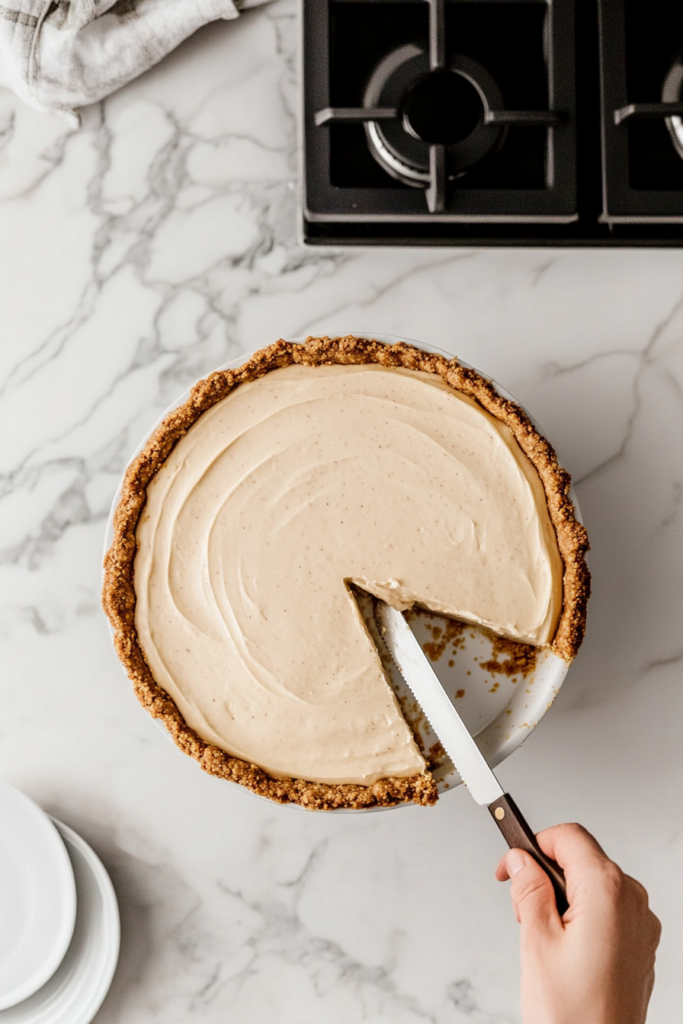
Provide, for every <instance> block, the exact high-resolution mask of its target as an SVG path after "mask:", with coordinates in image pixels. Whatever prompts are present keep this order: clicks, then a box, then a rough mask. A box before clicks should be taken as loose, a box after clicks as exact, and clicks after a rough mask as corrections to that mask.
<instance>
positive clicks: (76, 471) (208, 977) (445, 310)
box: [0, 0, 683, 1024]
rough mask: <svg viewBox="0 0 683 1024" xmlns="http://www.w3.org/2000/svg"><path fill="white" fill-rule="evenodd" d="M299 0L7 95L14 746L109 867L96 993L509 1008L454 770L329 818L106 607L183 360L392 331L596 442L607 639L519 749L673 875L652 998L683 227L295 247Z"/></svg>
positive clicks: (557, 800) (484, 838) (675, 571)
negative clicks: (429, 796)
mask: <svg viewBox="0 0 683 1024" xmlns="http://www.w3.org/2000/svg"><path fill="white" fill-rule="evenodd" d="M297 36H298V25H297V11H296V5H295V3H294V2H293V0H278V2H277V3H275V4H273V5H272V6H270V7H268V8H264V9H262V10H257V11H252V12H248V13H245V14H243V15H242V17H241V18H240V20H239V21H238V22H234V23H217V24H215V25H212V26H209V27H207V28H206V29H205V30H202V31H201V32H199V33H198V34H197V35H196V36H194V37H193V38H192V39H191V40H189V41H188V42H187V43H186V44H185V45H183V46H182V47H181V48H180V49H179V50H178V51H176V52H175V53H174V54H172V55H171V57H170V58H168V59H167V60H166V61H165V62H164V63H163V64H162V65H160V66H159V67H158V68H156V69H155V70H153V71H152V72H151V73H149V74H147V75H146V76H144V77H143V78H142V79H140V80H138V81H137V82H135V83H133V84H132V85H130V86H129V87H127V88H125V89H122V90H121V91H120V92H119V93H117V94H115V95H114V96H112V97H111V98H110V99H109V100H107V101H106V102H104V103H102V104H101V105H97V106H95V107H92V108H88V109H86V110H85V111H84V112H83V124H82V128H81V129H80V130H79V131H75V130H74V129H73V128H72V127H70V126H69V125H67V124H65V123H64V122H63V121H61V120H60V119H59V118H57V117H52V116H48V115H44V114H38V113H35V112H33V111H32V110H30V109H28V108H27V107H25V106H24V105H23V104H22V103H20V102H19V101H17V100H15V99H14V98H13V97H12V95H11V94H10V93H7V92H1V93H0V310H1V311H2V321H1V323H2V330H1V342H0V459H1V462H2V465H1V467H0V474H1V481H2V484H1V490H0V547H1V558H0V645H1V654H0V658H1V663H2V691H1V692H2V701H3V715H2V727H1V729H0V777H2V778H4V779H6V780H7V781H9V782H11V783H13V784H15V785H17V786H19V787H20V788H22V789H23V790H24V791H25V792H27V793H28V794H29V795H30V796H32V797H33V798H34V799H36V800H37V801H38V802H39V803H40V804H41V805H42V806H43V807H45V808H46V809H47V810H49V811H50V812H51V813H53V814H56V815H57V816H58V817H59V818H61V819H62V820H63V821H65V822H67V823H68V824H70V825H72V826H73V827H74V828H76V829H77V830H78V831H80V832H81V833H82V834H83V835H84V837H85V838H86V839H88V840H89V841H90V842H91V843H92V844H93V846H94V847H95V848H96V850H98V852H99V853H100V854H101V856H102V858H103V860H104V861H105V863H106V865H107V867H108V868H109V870H110V871H111V873H112V876H113V879H114V882H115V885H116V888H117V891H118V894H119V898H120V902H121V910H122V916H123V945H122V953H121V962H120V967H119V970H118V973H117V975H116V978H115V980H114V984H113V987H112V990H111V993H110V995H109V997H108V998H107V1001H106V1002H105V1004H104V1006H103V1008H102V1010H101V1011H100V1013H99V1015H98V1017H97V1021H98V1024H115V1022H116V1024H119V1022H121V1024H122V1022H124V1021H125V1022H126V1024H151V1022H152V1021H156V1020H163V1021H164V1024H175V1022H178V1024H181V1022H182V1024H187V1022H190V1021H198V1022H199V1021H207V1022H218V1021H224V1020H226V1019H228V1018H229V1019H230V1020H234V1021H239V1022H240V1024H263V1022H265V1021H269V1022H270V1021H277V1022H278V1024H308V1022H311V1024H313V1022H315V1024H318V1022H319V1021H324V1022H325V1024H337V1022H338V1024H349V1022H351V1021H361V1020H362V1021H365V1022H368V1024H383V1022H386V1024H389V1022H391V1024H418V1022H419V1024H423V1022H432V1024H462V1022H475V1024H515V1022H518V1021H519V1019H520V1018H519V1011H518V1005H517V1003H518V966H517V963H518V953H517V924H516V922H515V920H514V918H513V915H512V912H511V909H510V906H509V898H508V894H507V892H506V887H505V886H503V885H500V884H499V883H497V882H495V880H494V878H493V871H494V868H495V865H496V863H497V860H498V857H499V855H500V854H501V853H502V845H501V843H502V841H501V838H500V836H499V835H498V833H497V831H496V829H495V828H494V827H493V825H492V823H491V821H490V820H489V816H488V815H487V814H486V812H485V811H482V810H480V809H479V808H477V807H476V806H475V805H474V803H473V802H472V801H471V800H470V798H469V797H468V794H467V793H466V792H465V791H464V790H462V789H459V790H457V791H454V792H451V793H449V794H447V795H446V796H445V797H444V798H443V799H442V800H441V801H440V803H439V804H438V806H437V807H435V808H434V809H421V808H415V807H408V808H401V809H397V810H393V811H389V812H385V813H381V814H365V815H325V814H317V815H316V814H311V813H306V812H304V811H301V810H298V809H296V808H289V807H277V806H273V805H270V804H268V803H266V802H262V801H260V800H259V799H257V798H255V797H253V796H251V795H250V794H249V793H247V792H243V791H241V790H240V789H238V788H237V787H233V786H231V785H229V784H227V783H222V782H219V781H218V780H214V779H212V778H210V777H208V776H206V775H204V774H203V773H202V772H201V771H200V770H199V769H198V768H197V767H196V766H195V765H194V763H193V762H191V761H189V760H187V759H185V758H184V757H182V756H181V755H180V754H179V753H178V752H177V751H176V750H175V749H174V748H173V747H172V745H171V744H169V743H168V742H167V741H166V739H165V738H164V737H163V735H162V734H161V733H160V732H159V731H158V730H157V729H156V728H155V727H154V724H153V722H152V720H151V719H150V718H149V717H148V716H147V715H145V714H144V713H143V712H142V711H141V709H140V708H139V706H138V704H137V702H136V700H135V697H134V696H133V693H132V691H131V687H130V685H129V684H128V683H127V681H126V679H125V678H124V676H123V675H122V673H121V669H120V667H119V664H118V661H117V659H116V656H115V654H114V651H113V649H112V646H111V643H110V641H109V636H108V632H107V627H106V623H105V620H104V616H103V614H102V612H101V609H100V572H101V568H100V567H101V550H102V540H103V531H104V524H105V520H106V516H107V512H108V509H109V504H110V501H111V498H112V495H113V493H114V491H115V489H116V486H117V483H118V480H119V476H120V474H121V471H122V469H123V467H124V465H125V463H126V461H127V457H128V455H129V454H130V453H131V451H132V450H133V448H134V447H135V445H136V444H137V442H138V440H139V439H140V437H141V436H142V434H143V433H144V432H145V431H146V430H147V429H148V428H149V426H150V425H151V424H152V423H153V421H154V420H155V419H156V417H157V416H158V415H159V413H160V411H161V410H162V409H163V408H164V407H165V406H166V405H167V404H168V402H169V401H170V400H171V399H172V398H173V397H174V396H175V395H176V394H177V393H178V392H180V391H182V390H183V389H184V388H185V387H186V386H187V384H188V383H189V382H191V381H192V380H194V379H195V378H197V377H198V376H200V375H202V374H204V373H205V372H206V371H208V370H210V369H212V368H213V367H214V366H216V365H218V364H220V363H222V362H225V361H226V360H228V359H230V358H233V357H235V356H237V355H239V354H240V353H242V352H245V351H248V350H251V349H253V348H256V347H259V346H262V345H264V344H267V343H269V342H271V341H273V340H275V339H276V338H278V337H279V336H281V335H284V336H285V337H287V336H289V337H295V336H300V335H303V334H306V333H308V332H324V331H328V332H334V331H335V330H339V329H353V330H356V331H358V332H373V331H375V332H385V333H393V334H401V335H404V336H407V337H413V338H417V339H420V340H422V341H424V342H427V343H430V344H434V345H438V346H441V347H443V348H446V349H448V350H449V351H451V352H453V353H455V354H458V355H460V356H462V357H463V359H465V360H467V361H468V362H470V363H472V364H474V365H475V366H478V367H480V368H481V369H483V370H484V371H486V372H488V373H490V374H491V375H492V376H494V377H495V378H497V379H498V380H500V381H501V382H502V383H503V384H504V385H505V386H506V387H508V388H509V389H510V390H511V391H512V392H513V393H514V394H516V395H517V396H518V397H519V399H520V400H521V401H523V402H524V403H525V404H527V405H528V407H529V408H530V409H531V410H532V411H533V412H534V414H535V415H536V416H537V417H538V419H539V420H540V422H541V423H542V424H543V425H544V427H545V429H546V431H547V433H548V435H549V437H550V438H551V440H552V441H553V442H554V444H555V445H556V447H557V449H558V452H559V455H560V458H561V460H562V461H563V463H564V464H565V465H566V467H567V468H568V469H569V470H570V471H571V473H572V474H573V478H574V481H575V484H576V487H577V492H578V495H579V499H580V502H581V506H582V511H583V514H584V517H585V521H586V524H587V526H588V530H589V533H590V537H591V541H592V552H591V555H590V565H591V569H592V572H593V576H594V596H593V598H592V601H591V606H590V615H589V629H588V636H587V640H586V643H585V646H584V649H583V650H582V652H581V655H580V656H579V658H578V660H577V661H576V663H575V664H574V666H573V667H572V669H571V671H570V674H569V676H568V678H567V681H566V683H565V686H564V688H563V690H562V693H561V695H560V697H559V699H558V700H557V702H556V704H555V705H554V707H553V708H552V710H551V712H550V713H549V714H548V716H547V718H546V719H545V720H544V721H543V723H542V724H541V726H540V727H539V728H538V729H537V730H536V731H535V732H534V734H533V735H532V736H531V737H530V738H529V740H528V742H527V744H526V745H525V746H524V747H523V748H522V749H521V750H519V751H518V752H517V753H516V754H515V755H514V756H513V757H512V758H510V759H509V760H508V761H507V762H506V763H505V764H504V765H502V766H501V768H500V770H499V774H500V778H501V780H502V781H503V782H504V784H505V785H506V786H507V787H508V788H509V789H510V790H511V791H512V792H513V793H515V794H516V796H517V798H518V800H519V802H520V804H522V806H523V807H524V808H525V810H526V811H527V813H528V817H529V819H530V821H531V823H532V824H533V825H534V827H536V828H541V827H543V826H545V825H550V824H553V823H555V822H558V821H565V820H579V821H581V822H583V823H584V824H585V825H587V826H588V827H589V828H590V829H592V830H594V831H595V833H596V834H597V835H598V837H599V838H600V840H601V841H602V843H603V845H604V846H605V848H606V849H607V851H608V852H609V853H610V854H611V855H612V856H613V857H614V858H615V859H616V860H618V861H619V862H620V863H621V864H622V865H623V867H624V868H625V869H626V870H627V871H628V872H630V873H631V874H633V875H635V876H636V877H637V878H639V879H641V880H642V881H643V882H644V883H645V885H646V886H647V888H648V889H649V890H650V893H651V900H652V904H653V907H654V909H655V910H656V912H657V914H658V915H659V916H660V917H661V918H662V920H663V924H664V934H663V940H662V945H661V951H660V955H659V960H658V964H659V967H658V981H657V985H656V988H655V993H654V997H653V1001H652V1010H651V1014H650V1018H649V1019H650V1021H652V1022H655V1024H674V1022H675V1021H678V1020H679V1019H680V1006H681V1003H682V1001H683V976H682V975H681V971H680V950H681V949H682V948H683V923H682V918H681V913H680V908H681V897H682V896H683V873H682V872H681V867H682V866H683V826H681V815H680V811H679V801H678V797H677V792H678V787H677V783H678V782H679V780H681V779H683V743H681V729H682V726H683V686H682V685H681V682H682V681H681V666H682V664H683V646H682V643H683V641H682V639H681V637H682V635H683V631H682V630H681V596H682V595H681V591H682V586H683V583H682V581H683V504H682V500H681V499H682V488H683V461H682V460H681V438H682V437H683V251H681V252H676V251H640V252H639V251H608V252H605V251H597V250H588V251H562V250H543V251H541V250H521V251H513V250H507V251H503V250H464V249H457V248H453V249H431V250H424V249H386V250H377V249H355V250H351V249H344V250H327V249H305V248H303V247H302V246H301V244H300V243H299V241H298V224H297V167H296V163H297V161H296V130H297V126H296V122H297V109H298V102H299V99H298V83H297V65H296V52H297Z"/></svg>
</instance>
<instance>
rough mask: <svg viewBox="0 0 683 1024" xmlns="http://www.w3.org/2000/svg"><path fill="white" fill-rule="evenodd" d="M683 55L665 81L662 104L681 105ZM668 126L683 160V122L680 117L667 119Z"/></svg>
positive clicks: (676, 61)
mask: <svg viewBox="0 0 683 1024" xmlns="http://www.w3.org/2000/svg"><path fill="white" fill-rule="evenodd" d="M682 94H683V54H682V55H679V56H678V57H677V58H676V60H675V61H674V63H673V64H672V66H671V70H670V71H669V73H668V75H667V76H666V78H665V79H664V85H663V87H662V103H680V102H681V99H683V95H682ZM666 126H667V128H668V129H669V134H670V135H671V138H672V140H673V144H674V146H675V148H676V152H677V153H678V155H679V156H680V157H681V158H682V159H683V121H682V120H681V118H680V117H667V119H666Z"/></svg>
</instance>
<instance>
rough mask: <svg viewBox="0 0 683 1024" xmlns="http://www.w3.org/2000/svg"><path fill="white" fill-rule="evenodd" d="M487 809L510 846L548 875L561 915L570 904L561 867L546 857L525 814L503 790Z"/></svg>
mask: <svg viewBox="0 0 683 1024" xmlns="http://www.w3.org/2000/svg"><path fill="white" fill-rule="evenodd" d="M489 810H490V812H491V815H492V817H493V820H494V821H495V823H496V825H497V826H498V828H499V829H500V831H501V832H502V833H503V837H504V839H505V841H506V842H507V844H508V846H509V847H510V849H511V850H513V849H517V850H526V852H527V853H529V854H531V856H532V857H533V858H534V860H535V861H536V862H537V863H538V864H540V865H541V867H542V868H543V870H544V871H545V873H546V874H547V875H548V877H549V878H550V881H551V882H552V883H553V889H554V890H555V901H556V903H557V912H558V914H559V915H560V917H562V915H563V914H564V912H565V910H566V909H567V908H568V906H569V904H568V903H567V886H566V881H565V877H564V871H563V870H562V868H561V867H560V866H559V864H556V863H555V861H554V860H551V859H550V857H546V855H545V854H544V852H543V850H542V849H541V847H540V846H539V845H538V841H537V839H536V836H535V835H534V833H533V832H532V831H531V829H530V828H529V826H528V824H527V823H526V821H525V819H524V815H523V814H522V812H521V811H520V809H519V807H518V806H517V804H516V803H515V801H514V800H513V799H512V797H511V796H510V794H509V793H504V794H503V795H502V796H501V797H499V798H498V800H494V802H493V803H492V804H489Z"/></svg>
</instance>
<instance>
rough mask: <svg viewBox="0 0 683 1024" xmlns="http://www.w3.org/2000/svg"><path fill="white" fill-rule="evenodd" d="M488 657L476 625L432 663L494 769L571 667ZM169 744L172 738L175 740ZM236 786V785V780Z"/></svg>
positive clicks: (446, 776) (395, 681) (542, 654)
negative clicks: (521, 670) (513, 664)
mask: <svg viewBox="0 0 683 1024" xmlns="http://www.w3.org/2000/svg"><path fill="white" fill-rule="evenodd" d="M327 333H328V335H329V337H331V338H334V337H340V336H341V337H343V336H346V335H349V334H353V335H355V336H356V337H359V338H373V339H375V340H376V341H381V342H383V343H385V344H387V345H393V344H395V343H396V342H398V341H406V342H408V343H409V344H413V345H416V346H417V347H418V348H422V349H425V350H426V351H428V352H437V353H439V354H440V355H444V356H446V357H447V358H448V359H452V358H453V354H452V353H450V352H446V351H444V350H443V349H439V348H436V347H435V346H433V345H425V344H423V343H422V342H419V341H414V340H413V339H411V338H399V337H397V336H395V335H391V334H375V333H374V332H368V331H329V332H327ZM288 340H289V341H291V342H296V343H299V342H303V341H305V338H290V339H288ZM252 355H253V352H249V353H247V354H246V355H243V356H240V357H239V358H238V359H234V360H232V362H229V363H225V364H224V365H223V366H219V367H217V369H219V370H226V369H235V368H236V367H238V366H241V365H242V363H244V362H246V361H247V360H248V359H249V358H251V356H252ZM458 362H459V363H460V365H461V366H464V367H466V368H468V369H473V367H471V366H470V364H469V363H466V362H464V360H462V359H458ZM477 372H478V373H481V374H482V376H483V377H485V378H486V379H487V380H490V381H491V383H492V384H493V385H494V387H495V388H496V390H497V391H498V393H499V394H500V395H502V396H503V397H504V398H508V399H510V400H511V401H513V402H516V403H517V405H520V406H521V407H522V408H524V406H522V405H521V402H517V399H516V398H515V397H514V396H513V395H511V394H510V392H509V391H507V390H506V389H505V388H503V387H501V386H500V384H498V383H497V382H496V381H495V380H493V379H492V378H491V377H489V376H488V375H487V374H486V373H482V371H481V370H478V371H477ZM189 395H190V390H189V389H188V390H187V391H185V392H184V393H183V394H182V395H180V396H179V397H178V398H177V399H176V401H175V402H173V403H172V404H171V405H170V406H169V407H168V409H166V410H165V411H164V412H163V413H162V415H161V416H160V417H159V419H158V420H157V421H156V423H155V424H154V426H153V427H152V429H151V430H150V431H149V433H148V434H147V436H146V437H145V438H143V440H142V441H141V442H140V444H139V446H138V448H137V450H136V451H135V453H134V454H133V455H132V456H131V461H132V459H134V458H135V456H137V455H138V454H139V452H140V451H142V449H143V448H144V446H145V444H146V443H147V440H148V438H149V437H150V436H151V435H152V434H153V433H154V431H155V430H156V428H157V427H158V426H159V425H160V424H161V423H162V422H163V421H164V419H165V418H166V416H168V414H169V413H170V412H172V411H173V410H174V409H176V408H178V406H180V405H182V404H183V403H184V402H185V401H187V399H188V398H189ZM525 412H526V413H527V415H528V416H529V419H530V420H531V422H532V423H533V425H534V426H535V427H536V429H537V430H538V431H539V433H540V434H543V433H544V432H543V430H542V429H541V427H540V426H539V424H538V422H537V421H536V420H535V418H534V417H533V416H532V414H531V413H530V412H529V410H528V409H525ZM120 496H121V488H120V487H119V489H118V491H117V492H116V495H115V496H114V500H113V502H112V506H111V511H110V513H109V519H108V521H107V527H106V530H105V538H104V552H105V554H106V552H107V551H108V550H109V548H110V547H111V543H112V541H113V539H114V530H113V521H114V512H115V510H116V506H117V505H118V502H119V498H120ZM570 497H571V499H572V501H573V502H574V509H575V513H576V518H577V519H578V520H579V522H580V521H581V512H580V509H579V505H578V501H577V499H576V494H575V492H574V490H573V488H572V490H571V491H570ZM448 623H449V620H448V619H445V618H443V617H442V616H439V615H433V616H430V617H429V618H428V619H427V618H422V617H421V618H420V619H418V621H417V622H416V623H415V625H414V628H415V631H416V634H417V635H418V637H419V639H420V640H421V641H422V642H423V643H424V642H425V641H427V642H429V641H431V640H433V634H432V633H431V632H429V630H428V628H427V627H428V626H431V627H433V626H436V627H437V628H439V627H440V628H442V629H444V628H445V627H446V626H447V625H448ZM110 633H111V634H112V636H113V630H112V629H111V627H110ZM490 660H491V641H490V640H489V639H487V638H486V637H485V636H484V635H483V634H482V632H481V631H480V630H478V629H476V628H473V629H472V630H467V631H465V635H464V636H463V637H462V638H461V641H460V645H459V647H458V650H457V652H455V653H454V652H453V651H452V649H448V650H447V651H446V652H444V655H443V656H442V657H441V658H439V659H438V661H436V662H435V663H434V668H435V670H436V672H437V675H438V676H439V678H440V679H441V682H442V683H443V685H444V688H445V690H446V692H447V693H448V694H449V696H450V697H451V699H452V701H453V704H454V706H455V707H457V709H458V711H459V713H460V714H461V715H462V718H463V720H464V721H465V723H466V725H467V727H468V728H469V729H470V731H471V732H472V734H473V735H474V736H476V739H477V743H478V745H479V747H480V748H481V750H482V752H483V753H484V754H485V756H486V758H487V760H488V762H489V764H490V765H491V767H492V768H495V766H496V765H498V764H500V763H501V761H504V760H505V758H506V757H509V755H510V754H511V753H512V752H513V751H514V750H516V749H517V748H518V747H520V746H521V745H522V743H524V741H525V740H526V738H527V737H528V736H529V735H530V733H531V732H533V730H534V729H535V728H536V726H537V725H538V723H539V722H540V721H541V719H542V718H543V716H544V715H545V713H546V711H547V710H548V708H549V707H550V706H551V704H552V703H553V701H554V700H555V697H556V696H557V694H558V693H559V691H560V687H561V686H562V683H563V681H564V678H565V676H566V674H567V671H568V669H569V665H568V664H567V662H566V661H564V659H563V658H560V657H559V656H558V655H556V654H553V653H552V651H549V650H540V651H539V652H538V658H537V663H536V668H535V670H534V671H533V673H530V674H528V675H527V676H526V677H522V676H518V677H514V676H513V677H509V676H507V675H505V674H502V673H493V674H492V673H491V672H487V671H485V670H484V669H482V667H481V666H482V664H485V663H486V662H488V661H490ZM449 662H452V663H453V664H449ZM385 667H386V668H387V670H388V671H389V673H390V676H391V681H392V685H393V687H394V689H395V690H396V691H397V693H398V694H399V695H401V696H405V697H407V698H409V697H410V695H409V691H408V690H407V689H406V684H405V683H404V681H403V679H402V678H401V675H400V673H399V672H398V670H397V669H396V668H395V666H392V665H391V664H390V663H387V664H386V665H385ZM496 683H497V684H498V685H497V686H496V685H495V684H496ZM463 690H464V694H463V695H462V696H460V697H456V694H458V693H459V692H460V691H463ZM156 724H157V725H158V726H159V728H161V729H162V731H163V732H164V733H165V734H166V735H167V736H168V738H169V739H171V737H170V734H168V733H167V732H166V730H165V729H164V726H163V725H162V723H160V722H156ZM419 731H420V733H421V735H422V738H423V741H424V743H425V749H427V750H429V748H430V746H431V745H432V744H433V743H435V742H436V736H435V735H434V734H433V733H432V732H431V730H430V728H429V725H428V723H424V722H423V723H421V724H420V726H419ZM171 742H173V740H172V739H171ZM434 777H435V779H436V781H437V784H438V789H439V792H440V793H445V792H447V791H448V790H450V789H453V788H454V787H456V786H458V785H460V783H461V781H462V780H461V779H460V776H459V775H458V773H457V772H456V771H455V769H454V768H453V766H452V765H451V764H450V762H445V763H444V764H443V765H442V766H441V767H440V768H438V769H437V770H436V771H435V772H434ZM232 785H238V783H232ZM264 799H265V798H264ZM294 806H296V805H294ZM399 806H405V804H400V805H399ZM385 809H387V810H393V809H394V808H369V810H385ZM327 813H336V814H345V813H353V814H358V813H365V811H364V810H363V811H362V812H361V811H348V812H347V811H346V810H340V811H335V812H329V811H328V812H327Z"/></svg>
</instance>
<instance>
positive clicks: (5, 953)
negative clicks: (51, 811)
mask: <svg viewBox="0 0 683 1024" xmlns="http://www.w3.org/2000/svg"><path fill="white" fill-rule="evenodd" d="M118 956H119V911H118V905H117V902H116V895H115V893H114V888H113V886H112V884H111V881H110V879H109V875H108V874H107V872H106V871H105V869H104V867H103V866H102V862H101V861H100V859H99V857H97V855H96V854H95V853H94V852H93V851H92V850H91V849H90V847H89V846H88V844H87V843H86V842H84V840H83V839H81V837H80V836H78V835H76V833H75V832H73V831H72V830H71V829H70V828H68V827H67V826H66V825H63V824H62V823H61V822H60V821H57V820H56V819H55V818H49V817H48V816H47V814H45V813H44V812H43V811H41V810H40V808H39V807H37V806H36V805H35V804H34V803H33V802H32V801H31V800H29V799H28V797H26V796H24V795H23V793H20V792H19V791H18V790H16V789H13V788H12V787H11V786H8V785H6V784H5V783H0V1024H89V1022H90V1021H91V1020H92V1019H93V1017H94V1016H95V1014H96V1013H97V1011H98V1009H99V1008H100V1006H101V1004H102V1001H103V999H104V997H105V996H106V994H107V992H108V990H109V986H110V984H111V980H112V978H113V976H114V970H115V969H116V963H117V960H118Z"/></svg>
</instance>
